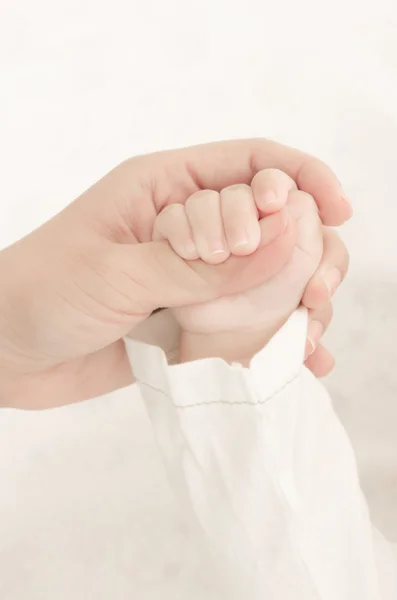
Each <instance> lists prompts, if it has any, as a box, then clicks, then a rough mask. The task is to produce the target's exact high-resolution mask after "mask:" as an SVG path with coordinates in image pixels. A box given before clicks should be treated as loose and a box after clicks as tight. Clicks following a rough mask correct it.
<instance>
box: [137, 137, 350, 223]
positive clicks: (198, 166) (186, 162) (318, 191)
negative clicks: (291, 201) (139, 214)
mask: <svg viewBox="0 0 397 600" xmlns="http://www.w3.org/2000/svg"><path fill="white" fill-rule="evenodd" d="M145 158H146V159H147V161H148V162H147V169H148V170H150V171H151V173H152V176H153V173H154V172H156V171H155V170H153V167H154V166H160V165H162V167H161V169H162V173H163V178H162V183H161V182H159V184H160V185H157V191H158V193H159V195H158V198H157V201H159V202H160V204H161V203H162V202H164V201H165V200H166V199H168V200H169V199H170V198H171V197H172V190H176V188H179V189H178V191H176V194H177V195H178V196H179V198H178V199H176V200H175V201H176V202H181V201H183V199H182V197H181V196H183V195H185V196H186V192H185V191H184V187H185V186H188V187H189V184H190V186H191V185H192V184H193V186H194V187H195V188H196V189H214V190H217V191H220V190H221V189H222V188H224V187H226V186H229V185H232V184H235V183H246V184H250V183H251V181H252V179H253V177H254V176H255V175H256V174H257V173H258V172H259V171H262V170H263V169H269V168H271V169H279V170H281V171H283V172H284V173H286V174H287V175H289V176H290V177H291V178H292V179H293V180H294V181H295V182H296V184H297V186H298V188H299V189H300V190H302V191H304V192H307V193H308V194H310V195H311V196H313V197H314V199H315V200H316V203H317V205H318V208H319V212H320V217H321V219H322V221H323V223H324V224H325V225H341V224H342V223H344V222H345V221H346V220H347V219H349V218H350V216H351V214H352V209H351V205H350V203H349V201H348V199H347V196H346V194H345V192H344V191H343V190H342V188H341V185H340V183H339V181H338V179H337V178H336V176H335V174H334V173H333V172H332V170H331V169H330V168H329V167H328V166H327V165H326V164H325V163H323V162H322V161H320V160H318V159H316V158H313V157H311V156H309V155H307V154H305V153H304V152H300V151H299V150H296V149H295V148H290V147H287V146H284V145H282V144H278V143H277V142H273V141H270V140H266V139H251V140H237V141H228V142H217V143H213V144H205V145H202V146H195V147H191V148H185V149H181V150H174V151H170V152H165V153H159V154H155V155H151V157H145ZM141 166H143V161H141ZM175 183H177V184H178V185H177V186H176V185H175ZM162 184H163V185H162ZM162 188H163V190H162ZM186 198H187V196H186V197H185V200H186Z"/></svg>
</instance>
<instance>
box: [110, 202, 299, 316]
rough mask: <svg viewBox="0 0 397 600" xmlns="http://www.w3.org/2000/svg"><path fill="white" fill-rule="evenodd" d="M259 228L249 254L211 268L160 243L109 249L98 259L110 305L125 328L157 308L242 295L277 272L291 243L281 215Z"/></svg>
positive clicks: (285, 216)
mask: <svg viewBox="0 0 397 600" xmlns="http://www.w3.org/2000/svg"><path fill="white" fill-rule="evenodd" d="M260 227H261V232H262V238H261V244H260V245H259V248H258V250H256V252H255V253H253V254H252V255H250V256H247V257H240V256H231V257H230V258H229V259H228V260H227V261H226V262H225V263H223V264H221V265H216V266H212V265H207V264H205V263H204V262H203V261H200V260H196V261H190V262H187V261H184V260H183V259H181V258H180V257H179V256H178V255H177V254H176V253H175V252H174V251H173V250H172V248H171V246H170V245H169V244H168V243H166V242H161V241H160V242H150V243H146V244H134V245H129V244H111V245H110V247H108V249H107V252H106V254H105V255H104V256H101V257H100V259H99V260H100V265H99V269H100V271H101V278H102V279H105V280H106V281H107V282H108V283H109V287H110V289H111V290H114V289H115V288H117V296H115V300H112V304H113V303H114V302H115V301H117V306H116V307H115V308H116V310H117V312H118V314H120V315H122V314H125V315H126V318H127V320H128V323H129V324H130V326H132V325H131V322H132V321H136V322H139V321H140V320H141V319H142V318H144V317H146V315H147V314H148V313H150V312H152V311H153V310H155V309H156V308H158V307H165V306H166V307H175V306H185V305H188V304H197V303H199V302H207V301H210V300H215V299H216V298H218V297H221V296H225V295H228V294H235V293H239V292H243V291H245V290H247V289H250V288H252V287H255V286H257V285H260V284H261V283H263V282H264V281H266V280H268V279H270V278H271V277H273V276H274V275H275V274H276V273H278V272H279V271H280V270H281V269H282V268H283V266H284V265H285V264H286V263H287V262H288V260H289V259H290V256H291V253H292V251H293V247H294V244H295V240H296V230H295V227H294V223H293V222H290V221H289V220H288V212H287V211H285V210H282V211H280V212H278V213H275V214H274V215H271V216H269V217H267V218H265V219H262V221H261V222H260ZM120 275H121V277H120ZM133 317H135V319H134V318H133Z"/></svg>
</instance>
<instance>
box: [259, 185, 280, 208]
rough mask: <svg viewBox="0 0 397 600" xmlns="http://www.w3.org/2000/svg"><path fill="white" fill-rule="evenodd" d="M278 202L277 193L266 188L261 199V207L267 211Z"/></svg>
mask: <svg viewBox="0 0 397 600" xmlns="http://www.w3.org/2000/svg"><path fill="white" fill-rule="evenodd" d="M278 203H279V200H278V198H277V195H276V193H275V192H273V190H267V191H266V193H265V194H264V195H263V197H262V199H261V209H262V210H265V211H267V210H268V209H270V210H271V209H272V208H273V207H276V205H277V204H278Z"/></svg>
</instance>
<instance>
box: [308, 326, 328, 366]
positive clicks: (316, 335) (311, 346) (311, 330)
mask: <svg viewBox="0 0 397 600" xmlns="http://www.w3.org/2000/svg"><path fill="white" fill-rule="evenodd" d="M323 333H324V326H323V324H322V323H320V321H311V322H310V323H309V326H308V328H307V342H306V351H305V360H306V359H307V358H308V356H310V355H311V354H313V352H314V351H315V349H316V346H317V344H318V342H319V341H320V338H321V336H322V335H323Z"/></svg>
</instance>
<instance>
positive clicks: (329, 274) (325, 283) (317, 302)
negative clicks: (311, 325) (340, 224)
mask: <svg viewBox="0 0 397 600" xmlns="http://www.w3.org/2000/svg"><path fill="white" fill-rule="evenodd" d="M348 267H349V254H348V252H347V249H346V246H345V244H344V242H343V241H342V240H341V238H340V237H339V235H338V234H337V232H336V231H335V230H333V229H329V228H327V227H324V228H323V256H322V259H321V263H320V265H319V267H318V269H317V271H316V272H315V273H314V275H313V277H312V278H311V280H310V281H309V283H308V285H307V287H306V290H305V293H304V295H303V299H302V303H303V305H304V306H306V307H307V308H317V307H320V306H322V305H324V304H326V303H327V302H328V301H329V299H330V298H331V297H332V296H333V295H334V293H335V291H336V290H337V288H338V286H339V285H340V284H341V283H342V281H343V279H344V278H345V276H346V273H347V270H348Z"/></svg>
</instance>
